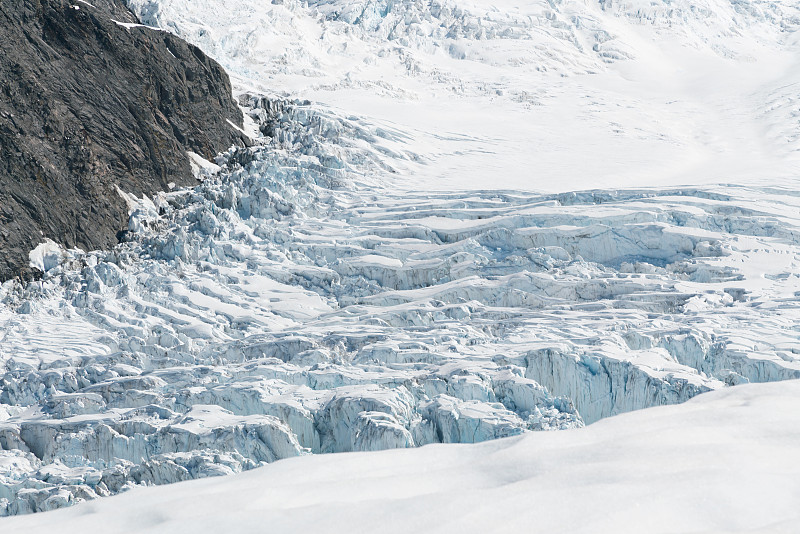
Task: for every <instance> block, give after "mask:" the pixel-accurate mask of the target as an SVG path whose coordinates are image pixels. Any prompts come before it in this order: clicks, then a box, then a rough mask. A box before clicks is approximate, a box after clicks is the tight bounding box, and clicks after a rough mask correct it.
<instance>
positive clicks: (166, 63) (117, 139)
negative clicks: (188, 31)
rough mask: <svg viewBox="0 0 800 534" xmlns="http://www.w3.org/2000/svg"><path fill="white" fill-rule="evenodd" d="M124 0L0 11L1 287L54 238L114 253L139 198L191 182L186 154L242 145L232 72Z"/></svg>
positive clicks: (10, 3)
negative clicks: (142, 17)
mask: <svg viewBox="0 0 800 534" xmlns="http://www.w3.org/2000/svg"><path fill="white" fill-rule="evenodd" d="M138 22H139V21H138V20H137V19H136V17H135V16H134V15H133V14H132V13H131V12H130V11H129V10H128V9H127V8H126V7H125V4H124V2H122V1H121V0H96V1H95V0H93V1H92V2H91V3H83V2H68V1H66V0H6V1H3V2H2V3H0V280H5V279H8V278H10V277H12V276H14V275H16V274H24V275H26V276H30V275H31V274H33V273H32V271H31V269H30V268H29V267H28V252H29V251H30V250H31V249H32V248H34V247H35V246H36V245H37V244H39V243H41V242H42V241H44V239H45V238H50V239H52V240H54V241H56V242H58V243H60V244H62V245H64V246H66V247H68V248H74V247H78V248H82V249H85V250H91V249H97V248H107V247H109V246H111V245H113V244H115V243H116V242H117V240H118V233H119V232H120V231H121V230H123V229H125V228H126V226H127V221H128V206H127V205H126V202H125V200H124V199H123V198H122V196H121V195H120V194H119V192H118V189H117V188H119V189H120V190H122V191H124V192H126V193H131V194H135V195H137V196H141V195H143V194H148V195H149V194H152V193H155V192H157V191H166V190H168V189H169V188H170V184H176V185H190V184H192V183H194V178H193V175H192V170H191V165H190V161H189V157H188V156H187V153H186V152H187V150H189V151H192V152H195V153H197V154H200V155H202V156H204V157H205V158H209V159H210V158H212V157H213V156H214V155H215V154H217V153H218V152H219V151H222V150H225V149H227V148H229V147H230V146H231V145H243V144H244V143H245V138H244V136H243V135H242V134H241V133H240V132H239V131H238V130H237V129H236V128H235V127H234V124H235V125H238V126H241V124H242V114H241V112H240V111H239V109H238V107H237V106H236V104H235V102H234V101H233V98H232V94H231V85H230V82H229V80H228V76H227V74H225V72H224V71H223V69H222V68H221V67H220V66H219V65H218V64H217V63H216V62H215V61H213V60H211V59H209V58H208V57H206V55H205V54H203V53H202V52H201V51H200V49H198V48H197V47H195V46H193V45H190V44H187V43H186V42H184V41H183V40H182V39H180V38H178V37H175V36H174V35H171V34H169V33H167V32H164V31H159V30H155V29H150V28H146V27H144V26H141V25H139V24H138Z"/></svg>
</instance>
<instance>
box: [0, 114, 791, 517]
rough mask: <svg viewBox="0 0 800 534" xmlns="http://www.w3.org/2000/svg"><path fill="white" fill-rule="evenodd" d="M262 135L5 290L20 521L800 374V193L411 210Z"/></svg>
mask: <svg viewBox="0 0 800 534" xmlns="http://www.w3.org/2000/svg"><path fill="white" fill-rule="evenodd" d="M259 102H260V104H259V105H262V104H264V101H259ZM295 105H300V106H301V107H302V106H303V104H302V103H300V104H295ZM252 109H253V115H257V114H258V113H259V111H258V109H259V108H258V107H255V108H252ZM309 113H311V114H312V115H313V110H309ZM295 115H296V114H295ZM293 116H294V115H293ZM330 120H333V119H330ZM287 128H288V126H287ZM320 139H323V140H325V139H326V138H325V136H321V137H320ZM264 142H265V143H267V145H266V146H258V147H254V148H250V149H246V150H237V151H234V152H230V153H228V154H226V155H224V156H222V157H220V158H219V159H218V163H219V164H220V165H221V171H220V172H218V173H211V174H208V175H207V176H206V178H205V181H204V182H203V183H202V184H201V185H199V186H197V187H196V188H195V189H193V190H188V191H176V192H172V193H168V194H163V195H161V196H159V197H158V198H157V199H156V201H155V202H154V203H149V204H148V203H144V204H143V207H142V208H141V209H139V208H137V209H133V210H132V214H131V225H130V229H129V233H128V237H127V241H126V242H125V243H123V244H121V245H120V246H118V247H117V248H116V249H114V250H113V251H110V252H92V253H81V252H80V251H72V252H71V253H70V254H68V255H64V256H63V257H64V258H65V259H64V261H63V262H62V263H61V264H59V265H57V266H55V267H52V268H50V269H49V270H48V271H47V272H46V273H45V276H44V278H43V280H42V281H41V282H38V283H34V284H29V285H27V286H20V285H17V284H15V283H6V284H5V285H4V286H2V298H3V303H4V305H3V306H4V307H3V308H2V320H3V330H4V332H6V334H5V335H4V337H3V339H2V341H0V351H2V352H0V354H2V358H3V364H4V371H3V374H2V377H1V378H0V384H2V397H1V398H0V401H2V403H3V405H2V406H3V412H2V417H0V446H2V448H3V449H4V451H5V452H3V456H2V459H3V461H2V464H1V465H2V466H3V471H2V477H3V478H2V485H0V487H1V488H2V496H1V497H0V498H2V499H3V501H2V502H3V503H4V504H3V510H4V511H5V513H7V514H17V513H24V512H31V511H41V510H48V509H52V508H58V507H61V506H64V505H67V504H70V503H73V502H76V501H80V500H85V499H91V498H94V497H97V496H101V495H108V494H111V493H116V492H119V491H123V490H125V489H127V488H129V487H131V485H134V484H162V483H167V482H173V481H178V480H186V479H191V478H198V477H205V476H211V475H218V474H225V473H233V472H238V471H242V470H246V469H250V468H253V467H255V466H258V465H262V464H264V463H267V462H272V461H274V460H276V459H280V458H286V457H290V456H296V455H301V454H308V453H325V452H339V451H366V450H378V449H386V448H401V447H414V446H419V445H424V444H427V443H436V442H445V443H450V442H457V443H471V442H478V441H483V440H487V439H494V438H499V437H505V436H510V435H515V434H518V433H520V432H525V431H529V430H549V429H566V428H575V427H580V426H582V425H583V424H584V422H586V423H590V422H593V421H596V420H598V419H600V418H603V417H607V416H609V415H613V414H617V413H621V412H626V411H630V410H636V409H640V408H645V407H648V406H655V405H661V404H671V403H679V402H682V401H685V400H687V399H689V398H691V397H692V396H694V395H696V394H698V393H701V392H703V391H708V390H710V389H716V388H720V387H724V386H725V385H726V384H736V383H741V382H748V381H768V380H781V379H788V378H796V377H800V356H798V353H799V352H800V350H798V349H799V348H800V339H799V336H800V334H798V332H800V328H798V325H799V324H800V307H798V304H797V299H796V297H794V295H796V292H797V291H798V289H799V288H800V278H799V277H798V275H797V274H796V273H797V270H798V269H797V267H798V261H799V260H800V256H799V255H798V254H799V253H800V248H799V247H800V243H798V237H797V236H798V235H800V232H799V231H798V228H799V227H800V225H799V224H798V222H799V221H798V218H797V213H800V210H799V209H798V208H800V205H798V204H800V203H799V202H798V201H797V197H794V196H788V195H780V194H778V193H780V192H777V191H770V190H759V191H757V192H756V193H757V194H756V195H754V194H753V193H754V191H753V190H750V189H745V188H740V187H734V186H726V187H723V186H720V187H717V188H706V189H697V190H680V191H677V190H676V191H661V192H654V191H636V190H617V191H592V192H585V193H574V194H557V195H542V194H534V193H524V192H502V193H501V192H467V193H440V194H435V193H426V194H417V195H413V194H407V193H402V194H399V193H395V192H393V191H391V190H387V189H385V188H381V187H380V186H378V185H369V184H363V183H362V184H361V185H358V183H357V182H358V178H357V176H355V174H354V173H353V172H351V171H348V170H347V166H348V164H347V162H346V157H347V152H346V151H339V152H337V150H338V149H337V145H336V143H337V138H336V137H334V138H333V140H331V139H328V140H327V141H326V142H325V143H323V144H322V145H319V146H317V147H316V148H314V147H313V146H311V145H304V146H297V147H294V148H291V149H289V148H280V147H277V146H275V145H274V144H271V143H272V142H271V141H269V140H265V141H264ZM326 143H327V144H326ZM315 151H316V152H317V154H316V155H313V153H314V152H315ZM320 151H321V152H320ZM323 152H324V153H325V154H327V157H329V158H331V160H333V159H336V158H337V157H340V158H342V159H339V161H340V162H341V164H340V165H331V166H325V165H322V164H321V163H320V161H321V159H322V158H320V157H319V154H322V153H323ZM325 154H323V156H324V155H325ZM209 172H210V171H209ZM762 271H763V272H764V276H757V275H754V273H755V272H758V273H761V272H762ZM62 333H63V334H62ZM70 336H74V337H70Z"/></svg>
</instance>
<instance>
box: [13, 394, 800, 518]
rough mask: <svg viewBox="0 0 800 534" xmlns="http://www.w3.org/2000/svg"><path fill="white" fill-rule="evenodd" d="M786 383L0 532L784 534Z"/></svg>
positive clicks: (287, 472)
mask: <svg viewBox="0 0 800 534" xmlns="http://www.w3.org/2000/svg"><path fill="white" fill-rule="evenodd" d="M798 454H800V381H796V380H794V381H790V382H783V383H777V384H757V385H746V386H740V387H736V388H731V389H727V390H724V391H716V392H713V393H709V394H707V395H702V396H700V397H697V398H695V399H692V400H691V401H689V402H688V403H686V404H684V405H681V406H669V407H660V408H653V409H648V410H644V411H640V412H635V413H630V414H625V415H621V416H617V417H613V418H610V419H606V420H603V421H600V422H599V423H597V424H595V425H592V426H590V427H587V428H583V429H579V430H570V431H566V432H551V433H541V432H537V433H531V434H526V435H524V436H517V437H512V438H506V439H502V440H496V441H491V442H487V443H481V444H479V445H450V446H442V445H430V446H427V447H423V448H421V449H413V450H403V451H400V450H394V451H384V452H369V453H353V454H346V455H320V456H313V457H305V458H296V459H292V460H286V461H282V462H278V463H276V464H273V465H270V466H268V467H265V468H262V469H258V470H255V471H251V472H248V473H243V474H240V475H235V476H232V477H225V478H215V479H210V480H203V481H195V482H190V483H186V484H178V485H173V486H167V487H161V488H150V489H147V490H143V489H135V490H133V491H131V492H130V493H128V494H126V495H121V496H118V497H113V498H110V499H104V500H102V501H98V502H94V503H87V504H84V505H81V506H78V507H75V508H72V509H69V510H60V511H57V512H54V513H52V514H50V513H48V514H38V515H33V516H27V517H19V518H8V519H5V520H4V523H3V524H4V526H6V527H7V528H8V529H9V531H14V532H26V533H31V534H35V533H40V532H41V533H43V534H44V533H48V534H49V533H50V532H53V531H54V530H55V531H58V532H61V533H64V534H69V533H75V534H82V533H85V532H90V531H94V530H96V529H98V528H99V527H100V526H101V525H102V530H103V532H108V533H109V534H117V533H119V534H123V533H124V534H139V533H141V534H145V533H147V534H151V533H169V534H182V533H192V534H204V533H209V534H211V533H217V532H266V531H269V532H316V531H319V530H323V531H324V532H329V533H331V534H335V533H339V532H341V533H370V532H386V533H398V534H399V533H406V532H437V533H449V532H452V533H460V532H498V531H503V532H569V533H591V534H594V533H597V532H615V533H628V532H630V533H638V532H648V533H654V534H655V533H662V532H663V533H683V532H685V533H706V532H708V533H710V532H775V533H787V534H788V533H792V532H796V531H797V525H798V522H800V507H798V506H797V502H798V500H799V499H800V464H798V462H797V457H798Z"/></svg>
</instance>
